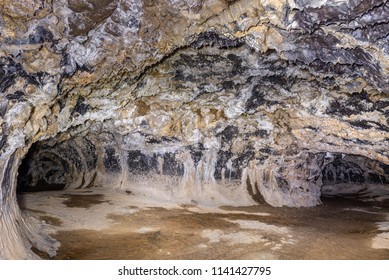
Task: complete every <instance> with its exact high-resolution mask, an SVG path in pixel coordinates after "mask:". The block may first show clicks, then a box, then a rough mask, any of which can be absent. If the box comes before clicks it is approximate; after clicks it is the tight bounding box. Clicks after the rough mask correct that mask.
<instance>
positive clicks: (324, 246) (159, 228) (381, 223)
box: [19, 189, 389, 259]
mask: <svg viewBox="0 0 389 280" xmlns="http://www.w3.org/2000/svg"><path fill="white" fill-rule="evenodd" d="M19 205H20V206H21V208H22V209H24V210H23V211H24V212H25V213H27V214H29V215H33V216H34V217H36V218H38V219H40V220H41V222H43V223H46V224H47V227H46V230H47V231H48V232H49V233H50V235H51V236H53V237H54V238H56V239H57V240H58V241H59V242H60V243H61V246H60V248H59V250H58V253H57V255H56V256H55V257H53V259H389V236H388V234H389V207H388V205H387V204H386V205H385V204H380V205H374V204H367V203H362V202H358V201H353V200H344V199H335V198H331V199H330V198H324V199H323V205H321V206H317V207H313V208H286V207H284V208H274V207H270V206H266V205H258V206H253V207H219V208H216V207H210V206H200V205H196V204H193V205H172V204H164V203H162V202H157V201H147V200H145V199H143V198H139V197H135V196H133V195H132V194H130V193H125V192H121V191H107V190H103V189H93V191H92V190H87V191H85V190H83V191H71V192H70V191H69V192H59V191H51V192H35V193H24V194H22V195H19ZM33 250H34V252H36V253H37V254H39V255H40V256H41V257H43V258H49V257H48V256H47V255H45V254H44V253H42V252H39V251H38V250H36V249H34V248H33Z"/></svg>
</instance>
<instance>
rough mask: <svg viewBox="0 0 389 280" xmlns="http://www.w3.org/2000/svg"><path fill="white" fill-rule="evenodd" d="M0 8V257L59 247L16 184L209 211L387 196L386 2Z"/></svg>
mask: <svg viewBox="0 0 389 280" xmlns="http://www.w3.org/2000/svg"><path fill="white" fill-rule="evenodd" d="M0 4H1V7H2V8H1V10H0V44H1V48H0V127H1V135H0V171H1V173H0V184H1V188H0V209H1V212H0V233H1V238H0V258H34V257H36V256H35V255H34V253H32V251H31V250H30V248H31V246H34V247H36V248H38V249H40V250H43V251H46V252H48V253H49V254H51V255H53V254H55V250H56V246H57V243H56V242H55V240H52V239H51V238H49V237H48V236H47V235H45V234H44V233H43V232H42V228H41V225H40V224H39V222H37V221H33V220H32V219H31V218H29V217H25V215H24V214H23V213H21V211H20V210H19V208H18V204H17V201H16V189H17V186H18V187H19V188H21V189H23V188H25V189H27V190H34V189H37V188H39V186H40V185H42V184H45V185H48V186H51V187H53V188H74V189H76V188H86V187H92V186H105V187H107V186H109V187H116V188H121V189H125V190H127V191H131V192H133V193H134V194H135V195H144V196H154V197H156V198H159V199H166V200H172V201H177V202H181V201H193V200H196V201H198V202H201V203H211V204H215V205H220V204H230V205H250V204H255V203H269V204H271V205H273V206H295V207H296V206H297V207H298V206H314V205H318V204H320V195H321V193H322V192H323V193H324V194H328V195H333V194H340V195H352V194H355V195H358V196H360V197H361V198H363V199H375V200H384V199H387V198H388V196H389V195H388V192H389V191H388V182H389V150H388V141H389V127H388V122H389V98H388V97H389V96H388V94H389V79H388V74H389V47H388V46H389V44H388V43H389V42H388V34H389V3H387V1H376V0H365V1H360V0H354V1H342V0H338V1H335V0H328V1H326V0H320V1H305V0H295V1H291V0H288V1H286V0H284V1H268V0H262V1H260V0H255V1H254V0H235V1H233V0H230V1H228V0H223V1H222V0H157V1H150V0H143V1H141V0H53V1H51V0H43V1H32V0H12V1H8V0H0ZM23 159H24V161H23ZM18 174H19V177H18Z"/></svg>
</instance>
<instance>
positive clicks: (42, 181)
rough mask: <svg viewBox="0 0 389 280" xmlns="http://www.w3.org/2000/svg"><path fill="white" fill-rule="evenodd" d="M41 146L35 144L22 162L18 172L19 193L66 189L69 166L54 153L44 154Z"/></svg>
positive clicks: (40, 144)
mask: <svg viewBox="0 0 389 280" xmlns="http://www.w3.org/2000/svg"><path fill="white" fill-rule="evenodd" d="M41 146H42V143H40V142H38V143H35V144H33V145H32V147H31V148H30V149H29V151H28V153H27V155H26V156H25V157H24V159H23V160H22V162H21V164H20V166H19V171H18V179H17V193H23V192H38V191H58V190H63V189H64V188H65V185H66V177H67V176H68V172H69V166H68V164H67V163H66V161H65V160H64V159H62V158H61V157H60V156H59V155H57V154H55V153H54V152H48V151H43V152H42V150H41V148H42V147H41Z"/></svg>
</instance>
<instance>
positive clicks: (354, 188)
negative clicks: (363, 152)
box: [321, 153, 389, 203]
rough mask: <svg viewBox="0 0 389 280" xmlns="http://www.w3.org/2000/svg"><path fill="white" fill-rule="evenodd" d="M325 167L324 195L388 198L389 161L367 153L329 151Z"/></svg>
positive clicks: (327, 196)
mask: <svg viewBox="0 0 389 280" xmlns="http://www.w3.org/2000/svg"><path fill="white" fill-rule="evenodd" d="M325 160H326V161H328V162H327V163H326V164H325V165H324V166H323V168H322V183H323V185H322V188H321V195H322V197H326V198H331V197H336V198H338V199H339V198H346V199H354V200H360V201H371V202H384V203H385V202H387V201H388V199H389V165H386V164H384V163H380V162H378V161H374V160H371V159H369V158H367V157H363V156H357V155H345V154H340V153H338V154H327V155H326V157H325Z"/></svg>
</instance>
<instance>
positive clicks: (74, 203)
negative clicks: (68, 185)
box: [62, 194, 110, 208]
mask: <svg viewBox="0 0 389 280" xmlns="http://www.w3.org/2000/svg"><path fill="white" fill-rule="evenodd" d="M62 197H64V198H67V200H66V201H63V202H62V203H63V204H64V205H66V207H78V208H90V207H91V206H93V205H96V204H100V203H104V202H107V203H108V202H110V201H109V200H104V195H102V194H64V195H62Z"/></svg>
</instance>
